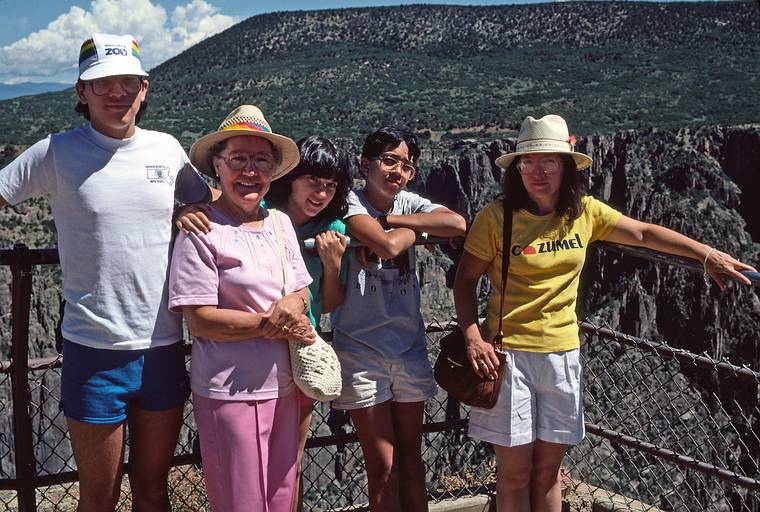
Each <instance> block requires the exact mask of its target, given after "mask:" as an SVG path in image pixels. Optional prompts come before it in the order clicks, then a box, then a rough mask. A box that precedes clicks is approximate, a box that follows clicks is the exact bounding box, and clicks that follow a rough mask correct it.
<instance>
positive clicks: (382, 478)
mask: <svg viewBox="0 0 760 512" xmlns="http://www.w3.org/2000/svg"><path fill="white" fill-rule="evenodd" d="M367 478H368V479H369V480H370V481H372V482H374V483H375V484H379V485H388V484H389V483H391V482H393V481H395V480H396V479H397V478H398V477H397V468H396V466H395V465H394V464H393V460H382V461H375V462H374V463H371V464H370V463H369V462H368V463H367Z"/></svg>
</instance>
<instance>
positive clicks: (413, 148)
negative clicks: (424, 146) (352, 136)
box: [362, 126, 420, 164]
mask: <svg viewBox="0 0 760 512" xmlns="http://www.w3.org/2000/svg"><path fill="white" fill-rule="evenodd" d="M402 142H406V147H407V148H409V160H411V161H412V162H413V163H414V164H416V163H417V159H418V158H419V157H420V145H419V143H418V142H417V136H416V135H414V134H413V133H412V132H411V131H409V130H408V129H406V128H402V127H399V126H384V127H383V128H380V129H379V130H376V131H374V132H372V133H370V134H369V135H367V138H366V139H365V140H364V146H363V147H362V158H377V157H378V156H380V155H382V154H383V153H384V152H385V151H387V150H389V149H391V150H392V149H396V148H397V147H398V146H399V145H400V144H401V143H402Z"/></svg>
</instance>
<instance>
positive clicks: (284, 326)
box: [280, 325, 290, 332]
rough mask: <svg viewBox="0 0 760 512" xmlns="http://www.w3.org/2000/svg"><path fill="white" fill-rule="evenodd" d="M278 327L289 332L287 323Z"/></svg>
mask: <svg viewBox="0 0 760 512" xmlns="http://www.w3.org/2000/svg"><path fill="white" fill-rule="evenodd" d="M280 329H282V330H283V331H285V332H290V327H288V326H287V325H283V326H282V327H280Z"/></svg>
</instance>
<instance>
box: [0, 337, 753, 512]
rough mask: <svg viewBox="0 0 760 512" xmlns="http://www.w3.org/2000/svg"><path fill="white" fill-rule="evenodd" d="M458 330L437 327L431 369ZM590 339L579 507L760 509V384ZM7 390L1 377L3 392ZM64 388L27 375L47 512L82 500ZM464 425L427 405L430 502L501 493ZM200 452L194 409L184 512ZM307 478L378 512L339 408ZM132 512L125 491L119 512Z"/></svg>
mask: <svg viewBox="0 0 760 512" xmlns="http://www.w3.org/2000/svg"><path fill="white" fill-rule="evenodd" d="M447 328H448V326H441V325H439V324H437V323H433V324H431V325H430V326H429V327H428V342H429V347H430V357H431V360H433V359H434V358H435V356H436V355H437V351H438V344H437V340H438V338H439V337H440V335H441V332H442V331H445V330H446V329H447ZM582 328H583V332H584V334H585V340H584V344H583V349H582V351H583V356H584V366H585V376H586V414H587V417H586V419H587V428H588V430H589V435H588V437H587V439H586V440H585V441H584V442H583V443H582V444H580V445H579V446H577V447H575V448H573V449H572V450H571V451H570V454H569V456H568V459H567V466H568V469H569V472H570V476H571V477H572V481H571V482H570V483H569V486H570V489H569V490H568V492H569V493H570V495H571V496H572V495H573V494H575V495H576V496H578V497H581V498H583V497H585V498H586V499H587V500H589V503H590V502H591V501H599V500H602V499H606V500H616V501H617V502H618V503H624V504H625V503H627V504H628V505H630V506H633V505H634V504H635V505H636V506H637V507H639V506H640V507H642V508H640V510H647V509H649V510H716V511H719V510H736V511H747V512H757V511H758V510H760V494H758V492H759V490H760V481H759V479H760V469H759V467H760V460H759V459H760V439H759V438H758V432H759V431H760V429H758V426H760V409H759V408H758V400H757V397H758V395H757V393H758V384H760V375H759V374H758V373H756V372H753V371H752V370H749V369H747V368H738V367H735V366H732V365H730V364H728V363H726V362H717V361H712V360H710V359H709V358H707V357H704V356H696V355H694V354H689V353H687V352H683V351H678V350H674V349H672V348H670V347H667V346H666V345H662V344H657V343H653V342H647V341H644V340H637V339H635V338H631V337H628V336H624V335H621V334H618V333H614V332H612V331H610V330H607V329H599V328H596V327H594V326H591V325H590V324H583V325H582ZM6 367H7V365H6ZM8 381H9V379H8V375H7V374H2V375H1V376H0V384H1V386H0V387H1V388H2V389H6V388H7V384H8ZM59 382H60V368H59V360H58V359H55V360H53V361H43V362H41V363H40V364H35V365H33V369H32V370H31V371H30V373H29V396H30V399H31V407H30V412H31V419H32V426H33V442H34V447H35V474H36V475H37V478H38V487H37V492H36V497H37V507H38V510H51V511H52V510H60V511H66V510H72V509H73V507H74V504H75V503H76V498H77V485H76V482H75V481H74V479H75V474H74V473H73V470H74V469H75V468H74V462H73V458H72V456H71V448H70V445H69V440H68V434H67V431H66V428H65V423H64V420H63V417H62V414H61V412H60V409H59V402H58V397H59V389H58V386H59ZM0 396H2V397H3V398H2V401H0V411H2V410H8V408H9V403H8V402H7V401H6V398H5V397H6V393H0ZM467 412H468V411H467V408H466V407H462V406H460V405H459V404H456V403H451V402H448V401H447V399H446V395H445V393H444V392H439V394H438V396H436V397H435V398H434V399H433V400H430V401H429V402H428V403H427V405H426V408H425V422H426V426H425V439H424V448H423V459H424V462H425V470H426V481H427V486H428V492H429V495H430V499H431V500H439V499H443V498H451V497H460V496H465V495H473V494H478V493H485V492H491V491H492V489H493V483H494V480H495V468H494V461H493V456H492V452H491V449H490V447H489V446H488V445H486V444H483V443H479V442H475V441H473V440H471V439H470V438H469V437H467V435H466V433H465V431H464V427H465V425H466V420H467ZM8 432H9V433H10V431H8ZM195 444H196V443H195V427H194V422H193V418H192V403H188V404H187V406H186V408H185V428H184V429H183V431H182V434H181V437H180V440H179V443H178V445H177V452H176V453H177V459H176V461H175V462H176V463H177V464H178V465H177V466H176V467H175V468H174V469H173V470H172V474H171V476H170V490H171V500H172V504H173V507H174V508H175V509H176V510H206V509H207V503H206V496H205V491H204V487H203V482H202V470H201V468H200V466H199V464H200V460H199V458H198V455H197V451H194V449H193V448H194V446H195ZM11 447H12V437H10V436H8V435H4V436H2V437H0V455H1V456H2V457H1V458H0V471H2V473H1V474H2V478H3V479H6V480H7V479H12V478H13V477H14V469H13V457H12V455H13V454H12V448H11ZM303 479H304V480H303V481H304V505H305V510H336V509H342V508H347V507H352V506H353V507H356V506H357V505H361V504H365V503H367V488H366V475H365V472H364V465H363V459H362V455H361V448H360V447H359V444H358V442H357V440H356V437H355V435H354V432H353V428H352V426H351V424H350V422H348V421H347V418H346V417H345V416H344V415H343V414H341V413H337V412H332V413H331V410H330V408H329V405H328V404H323V403H320V404H317V406H316V408H315V411H314V417H313V420H312V431H311V438H310V440H309V443H308V445H307V450H306V454H305V456H304V461H303ZM7 487H8V485H5V486H4V488H7ZM15 501H16V496H15V493H14V492H13V491H4V492H0V506H2V507H4V508H5V509H6V510H15V508H16V505H15ZM579 501H582V499H581V500H576V502H579ZM130 505H131V502H130V495H129V486H128V483H127V481H126V479H125V480H124V486H123V492H122V499H121V502H120V505H119V509H120V510H129V509H130Z"/></svg>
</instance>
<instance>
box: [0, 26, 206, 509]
mask: <svg viewBox="0 0 760 512" xmlns="http://www.w3.org/2000/svg"><path fill="white" fill-rule="evenodd" d="M140 59H141V55H140V49H139V46H138V45H137V42H136V41H135V40H134V38H133V37H132V36H130V35H124V36H117V35H111V34H93V36H92V37H91V38H90V39H88V40H87V41H85V42H84V44H82V47H81V50H80V57H79V80H78V81H77V84H76V92H77V95H78V97H79V103H78V104H77V106H76V111H77V112H80V113H82V114H83V115H84V117H85V118H86V119H88V120H89V121H90V124H89V125H88V126H86V127H82V128H77V129H74V130H71V131H68V132H63V133H58V134H52V135H50V136H48V137H47V138H46V139H43V140H41V141H39V142H37V143H36V144H34V145H33V146H32V147H31V148H29V149H28V150H26V151H25V152H24V153H22V154H21V155H20V156H19V157H18V158H17V159H16V160H14V161H13V162H11V163H10V164H9V165H8V166H7V167H6V168H5V169H3V170H2V171H0V206H2V205H5V204H8V203H10V204H17V203H19V202H21V201H24V200H26V199H28V198H30V197H33V196H39V195H42V196H45V197H47V199H48V200H49V201H50V204H51V208H52V211H53V216H54V219H55V225H56V230H57V232H58V251H59V254H60V259H61V268H62V271H63V291H64V298H65V300H66V309H65V313H64V318H63V325H62V333H63V338H64V344H63V355H64V358H63V370H62V377H61V402H62V405H63V411H64V414H65V415H66V419H67V423H68V426H69V430H70V434H71V444H72V449H73V452H74V458H75V460H76V463H77V469H78V472H79V482H80V485H79V489H80V501H79V507H78V510H80V511H87V512H90V511H112V510H114V509H115V507H116V504H117V501H118V498H119V493H120V488H121V476H122V471H123V463H124V437H125V425H126V423H127V422H128V423H129V429H130V450H129V465H130V472H129V480H130V487H131V492H132V500H133V507H134V509H135V510H140V511H169V510H170V505H169V499H168V493H167V476H168V471H169V467H170V465H171V460H172V457H173V454H174V448H175V446H176V442H177V436H178V434H179V429H180V427H181V425H182V409H183V405H184V402H185V400H186V398H187V396H188V394H189V386H188V381H187V373H186V371H185V365H184V351H183V345H182V343H181V339H182V329H181V326H182V324H181V318H180V317H179V315H175V314H173V313H171V312H169V310H168V307H167V286H166V279H167V271H168V264H169V256H170V253H171V240H172V238H171V236H172V228H171V216H172V212H173V208H174V202H175V200H179V201H181V202H199V201H204V200H207V198H208V195H209V190H208V186H207V185H206V184H205V182H204V181H203V179H202V178H201V177H200V176H199V175H198V173H197V172H196V171H195V169H194V168H193V166H192V165H191V164H190V162H189V159H188V157H187V155H186V154H185V152H184V150H183V149H182V147H181V146H180V144H179V142H177V140H176V139H174V138H173V137H172V136H170V135H168V134H165V133H161V132H154V131H149V130H142V129H140V128H138V127H137V122H138V121H139V119H140V117H141V115H142V113H143V111H144V109H145V106H146V104H145V96H146V93H147V90H148V81H147V78H146V77H147V76H148V73H146V72H145V71H144V70H143V68H142V63H141V60H140Z"/></svg>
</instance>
